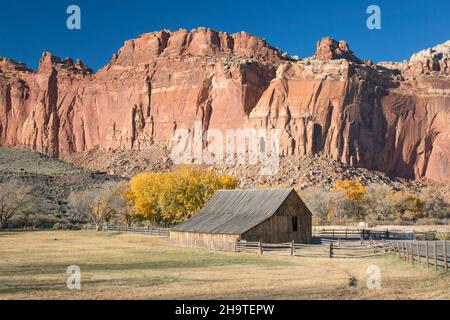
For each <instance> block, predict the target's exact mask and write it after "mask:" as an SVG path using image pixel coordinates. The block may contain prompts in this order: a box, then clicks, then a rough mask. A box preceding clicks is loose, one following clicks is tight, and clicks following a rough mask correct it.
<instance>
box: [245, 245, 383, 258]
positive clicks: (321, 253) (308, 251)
mask: <svg viewBox="0 0 450 320" xmlns="http://www.w3.org/2000/svg"><path fill="white" fill-rule="evenodd" d="M388 250H389V243H386V242H375V241H365V242H361V241H326V242H323V243H322V244H318V245H314V244H300V243H295V242H294V241H293V242H286V243H277V244H273V243H263V242H247V241H238V242H236V252H252V253H259V254H275V255H285V256H286V255H290V256H295V257H311V258H363V257H372V256H375V255H379V254H383V253H386V252H387V251H388Z"/></svg>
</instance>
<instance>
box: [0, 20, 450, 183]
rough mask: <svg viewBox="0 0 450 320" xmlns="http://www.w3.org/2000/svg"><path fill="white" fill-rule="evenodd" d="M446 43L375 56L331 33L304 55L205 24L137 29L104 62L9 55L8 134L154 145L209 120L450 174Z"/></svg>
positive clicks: (290, 145) (0, 127) (89, 144)
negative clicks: (94, 65)
mask: <svg viewBox="0 0 450 320" xmlns="http://www.w3.org/2000/svg"><path fill="white" fill-rule="evenodd" d="M445 48H446V45H445V44H444V45H443V46H441V47H436V48H433V49H430V50H431V51H432V52H431V53H430V52H429V51H427V52H428V53H430V54H419V55H416V56H414V57H413V59H412V60H411V61H409V62H403V63H382V64H378V65H374V64H372V63H371V62H369V61H368V62H363V61H361V60H360V59H359V58H357V57H356V56H355V55H354V54H353V52H351V50H350V48H349V46H348V44H347V43H345V42H343V41H340V42H337V41H335V40H333V39H330V38H326V39H323V40H322V41H320V42H318V44H317V52H316V54H315V55H314V56H313V57H311V58H307V59H300V60H298V61H295V60H293V59H290V58H289V57H288V56H287V55H286V54H282V53H281V52H280V51H279V50H277V49H275V48H273V47H271V46H269V45H268V44H266V43H265V41H263V40H261V39H259V38H256V37H254V36H251V35H249V34H247V33H237V34H233V35H230V34H227V33H222V32H216V31H213V30H210V29H204V28H199V29H195V30H192V31H186V30H179V31H176V32H171V31H161V32H153V33H148V34H144V35H142V36H141V37H139V38H138V39H135V40H131V41H127V42H126V43H125V45H124V46H123V47H122V48H121V49H120V50H119V52H118V53H116V54H114V55H113V57H112V60H111V61H110V62H109V63H108V64H107V65H106V66H105V67H104V68H102V69H101V70H99V71H98V72H96V73H93V72H92V71H91V70H90V69H89V68H87V67H86V66H84V65H83V63H82V62H81V61H77V62H75V63H74V62H73V60H71V59H65V60H61V59H59V58H56V57H54V56H52V55H51V54H49V53H45V54H44V55H43V57H42V59H41V61H40V64H39V69H38V71H36V72H34V71H31V70H28V69H27V68H26V67H25V66H24V65H22V64H18V63H15V62H13V61H11V60H7V59H0V145H2V146H26V147H29V148H32V149H35V150H38V151H41V152H44V153H46V154H49V155H52V156H59V157H65V155H68V154H71V153H76V152H82V151H87V150H90V149H92V148H95V147H99V148H101V149H104V150H115V149H133V150H145V149H146V148H149V147H151V146H152V145H154V144H166V145H170V139H171V137H172V135H173V132H174V130H175V129H177V128H187V129H191V130H192V129H193V127H194V123H195V122H196V121H200V122H201V124H202V128H203V130H206V129H208V128H214V129H219V130H223V131H225V130H226V129H235V128H242V127H252V128H254V127H261V128H265V129H268V130H269V131H270V130H274V129H279V130H280V133H281V150H282V153H283V154H285V155H288V154H290V155H298V156H302V155H312V154H322V155H324V156H326V157H329V158H331V159H334V160H339V161H341V162H343V163H346V164H351V165H354V166H360V167H365V168H368V169H376V170H379V171H383V172H386V173H388V174H392V175H396V176H402V177H407V178H422V177H424V178H429V179H431V180H435V181H442V180H449V179H450V171H449V159H450V126H449V125H448V120H447V119H448V113H449V111H450V110H449V109H450V100H449V99H450V76H449V74H450V71H449V69H448V66H449V64H448V56H447V55H446V54H445V50H446V49H445Z"/></svg>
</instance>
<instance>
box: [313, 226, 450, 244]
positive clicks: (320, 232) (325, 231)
mask: <svg viewBox="0 0 450 320" xmlns="http://www.w3.org/2000/svg"><path fill="white" fill-rule="evenodd" d="M314 231H315V235H316V236H318V237H321V238H332V239H347V240H348V239H376V240H382V239H385V240H388V239H394V240H406V239H408V237H409V235H411V236H412V237H413V239H414V240H429V241H433V240H437V238H436V235H437V234H438V233H437V232H436V231H427V232H418V231H412V232H404V231H400V230H392V229H391V230H389V229H385V230H371V229H330V228H322V229H315V230H314ZM447 235H448V236H450V234H447ZM413 239H409V240H413Z"/></svg>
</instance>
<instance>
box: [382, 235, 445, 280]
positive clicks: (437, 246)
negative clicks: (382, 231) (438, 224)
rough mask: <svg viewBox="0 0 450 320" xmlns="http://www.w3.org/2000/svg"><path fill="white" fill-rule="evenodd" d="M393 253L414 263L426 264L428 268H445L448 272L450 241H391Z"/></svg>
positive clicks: (390, 246)
mask: <svg viewBox="0 0 450 320" xmlns="http://www.w3.org/2000/svg"><path fill="white" fill-rule="evenodd" d="M389 249H390V252H391V253H394V254H396V255H397V256H398V257H400V258H402V259H404V260H405V261H408V262H411V263H412V264H414V263H418V264H425V265H426V266H427V268H430V267H433V268H434V270H435V271H437V270H438V267H440V268H443V270H444V271H445V272H446V273H447V272H448V268H449V264H450V257H449V253H450V242H449V241H446V240H442V241H391V242H390V244H389Z"/></svg>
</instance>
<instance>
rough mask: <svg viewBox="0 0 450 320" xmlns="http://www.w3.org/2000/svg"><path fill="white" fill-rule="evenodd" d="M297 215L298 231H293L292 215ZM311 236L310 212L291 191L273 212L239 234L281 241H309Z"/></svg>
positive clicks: (247, 237) (263, 239) (272, 241)
mask: <svg viewBox="0 0 450 320" xmlns="http://www.w3.org/2000/svg"><path fill="white" fill-rule="evenodd" d="M294 216H296V217H298V231H296V232H294V231H293V226H292V217H294ZM311 236H312V214H311V212H310V211H309V210H308V208H307V207H306V205H305V204H304V203H303V201H302V200H301V199H300V197H299V196H298V195H297V193H295V192H293V193H291V194H290V195H289V196H288V197H287V198H286V200H285V201H284V202H283V204H282V205H281V206H280V208H278V210H277V211H276V212H275V214H274V215H273V216H272V217H270V218H269V219H267V220H266V221H264V222H262V223H260V224H259V225H257V226H255V227H254V228H252V229H250V230H249V231H247V232H245V233H244V234H242V235H241V239H242V240H247V241H262V242H266V243H282V242H289V241H292V240H295V242H297V243H310V241H311Z"/></svg>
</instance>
